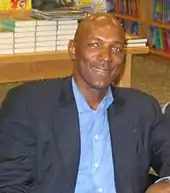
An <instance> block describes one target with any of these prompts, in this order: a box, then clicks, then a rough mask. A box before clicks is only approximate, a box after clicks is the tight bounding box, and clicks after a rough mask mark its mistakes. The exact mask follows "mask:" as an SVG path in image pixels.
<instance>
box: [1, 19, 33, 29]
mask: <svg viewBox="0 0 170 193" xmlns="http://www.w3.org/2000/svg"><path fill="white" fill-rule="evenodd" d="M1 23H2V25H9V26H13V27H28V26H36V20H34V19H32V18H29V17H25V18H3V19H2V20H1Z"/></svg>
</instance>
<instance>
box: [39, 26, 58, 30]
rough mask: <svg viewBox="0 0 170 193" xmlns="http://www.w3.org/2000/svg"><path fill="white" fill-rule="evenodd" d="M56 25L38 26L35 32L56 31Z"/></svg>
mask: <svg viewBox="0 0 170 193" xmlns="http://www.w3.org/2000/svg"><path fill="white" fill-rule="evenodd" d="M57 28H58V27H57V25H47V26H45V25H39V26H36V31H57Z"/></svg>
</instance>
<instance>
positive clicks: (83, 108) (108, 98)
mask: <svg viewBox="0 0 170 193" xmlns="http://www.w3.org/2000/svg"><path fill="white" fill-rule="evenodd" d="M72 88H73V94H74V97H75V101H76V104H77V109H78V112H79V113H85V112H88V111H94V110H93V109H91V108H90V107H89V105H88V104H87V102H86V100H85V98H84V96H83V95H82V93H81V92H80V90H79V88H78V87H77V84H76V82H75V81H74V78H73V77H72ZM113 100H114V99H113V94H112V90H111V87H109V88H108V90H107V92H106V95H105V96H104V98H103V100H102V101H101V103H100V105H99V107H98V109H97V111H98V110H99V109H103V110H107V108H108V107H109V106H110V105H111V103H112V102H113Z"/></svg>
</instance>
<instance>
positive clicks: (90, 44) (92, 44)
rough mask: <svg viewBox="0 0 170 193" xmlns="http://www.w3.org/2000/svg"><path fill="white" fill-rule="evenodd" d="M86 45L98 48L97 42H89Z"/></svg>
mask: <svg viewBox="0 0 170 193" xmlns="http://www.w3.org/2000/svg"><path fill="white" fill-rule="evenodd" d="M88 46H89V47H91V48H98V47H99V44H98V43H89V44H88Z"/></svg>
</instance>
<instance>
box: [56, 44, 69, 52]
mask: <svg viewBox="0 0 170 193" xmlns="http://www.w3.org/2000/svg"><path fill="white" fill-rule="evenodd" d="M56 50H57V51H66V50H68V46H66V45H65V46H62V45H61V46H60V45H57V46H56Z"/></svg>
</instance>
